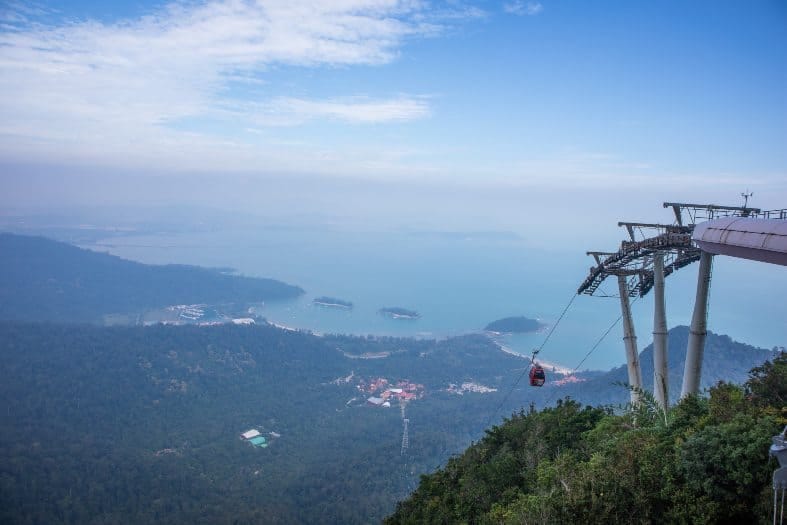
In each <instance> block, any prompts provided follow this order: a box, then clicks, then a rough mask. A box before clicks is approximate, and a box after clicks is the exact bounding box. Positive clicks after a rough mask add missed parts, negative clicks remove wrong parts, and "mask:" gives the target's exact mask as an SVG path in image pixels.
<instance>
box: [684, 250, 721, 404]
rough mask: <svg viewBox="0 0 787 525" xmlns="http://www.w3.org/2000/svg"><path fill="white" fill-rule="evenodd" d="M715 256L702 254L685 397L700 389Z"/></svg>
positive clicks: (689, 349) (691, 330) (690, 337)
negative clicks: (709, 293)
mask: <svg viewBox="0 0 787 525" xmlns="http://www.w3.org/2000/svg"><path fill="white" fill-rule="evenodd" d="M712 266H713V256H712V255H711V254H709V253H707V252H702V254H701V255H700V271H699V275H698V276H697V297H696V298H695V299H694V314H693V315H692V317H691V328H690V329H689V344H688V347H687V348H686V366H685V367H684V369H683V388H682V389H681V392H680V397H681V398H684V397H686V396H688V395H691V394H697V393H699V391H700V377H701V376H702V354H703V352H704V351H705V336H706V335H707V333H708V292H709V291H710V278H711V268H712Z"/></svg>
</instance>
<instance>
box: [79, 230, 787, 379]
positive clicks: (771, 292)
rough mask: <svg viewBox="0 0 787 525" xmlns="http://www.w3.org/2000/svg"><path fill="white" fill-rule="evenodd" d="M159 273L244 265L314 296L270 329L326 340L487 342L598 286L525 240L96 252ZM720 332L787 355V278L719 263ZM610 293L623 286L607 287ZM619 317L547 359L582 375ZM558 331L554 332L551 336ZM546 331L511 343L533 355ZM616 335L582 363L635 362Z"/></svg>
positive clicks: (639, 310) (238, 235) (392, 238)
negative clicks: (404, 313) (401, 316)
mask: <svg viewBox="0 0 787 525" xmlns="http://www.w3.org/2000/svg"><path fill="white" fill-rule="evenodd" d="M88 247H90V248H92V249H97V250H101V251H108V252H110V253H113V254H115V255H119V256H121V257H124V258H127V259H132V260H137V261H141V262H145V263H152V264H167V263H181V264H195V265H201V266H211V267H232V268H234V269H236V270H237V272H239V273H241V274H244V275H249V276H257V277H271V278H275V279H279V280H282V281H286V282H289V283H291V284H297V285H299V286H301V287H302V288H304V289H305V290H306V293H305V294H304V295H303V296H302V297H300V298H298V299H295V300H291V301H283V302H269V303H267V304H265V305H264V306H263V307H262V309H261V310H260V311H259V313H260V314H261V315H263V316H264V317H266V318H267V319H268V320H269V321H272V322H275V323H277V324H281V325H286V326H289V327H293V328H299V329H307V330H312V331H315V332H320V333H348V334H359V335H365V334H374V335H395V336H413V337H430V338H431V337H438V338H442V337H446V336H451V335H458V334H465V333H470V332H478V331H480V330H482V329H483V327H484V326H485V325H486V324H487V323H488V322H490V321H493V320H495V319H498V318H501V317H507V316H513V315H524V316H527V317H532V318H537V319H540V320H541V321H542V322H544V323H545V324H546V325H547V327H550V326H551V325H552V324H553V323H555V321H556V320H557V318H558V316H559V315H560V313H561V312H562V311H563V309H564V307H565V306H566V305H567V303H568V302H569V301H570V300H571V298H572V297H573V295H574V293H575V292H576V289H577V287H578V286H579V284H580V282H581V281H582V279H583V278H584V277H585V276H586V274H587V271H588V269H589V267H590V264H591V262H592V261H591V259H590V258H589V257H587V256H586V255H585V254H584V248H583V247H571V248H572V249H563V250H560V249H554V250H550V249H544V248H543V247H535V246H532V245H530V244H529V243H528V242H527V241H526V240H524V239H521V238H518V237H516V236H504V235H494V234H445V233H430V232H414V231H397V232H381V231H351V230H342V229H328V228H325V229H319V228H248V229H233V230H230V231H212V232H203V233H182V234H157V235H139V236H124V237H112V238H109V239H105V240H103V241H99V242H97V243H96V244H95V245H91V246H88ZM716 259H717V261H716V264H715V267H714V283H713V286H712V299H711V307H710V319H709V327H710V329H711V330H713V331H716V332H718V333H726V334H729V335H731V336H732V337H733V338H735V339H738V340H741V341H744V342H748V343H750V344H755V345H758V346H764V347H767V348H770V347H772V346H774V345H787V323H786V322H785V319H786V316H785V309H784V297H785V292H787V269H785V268H782V267H776V266H773V265H765V264H762V263H753V262H749V261H739V260H734V259H729V258H725V259H724V260H719V259H720V258H718V257H717V258H716ZM696 271H697V269H696V265H694V266H690V267H687V268H685V269H683V270H681V271H679V272H677V273H676V274H674V275H673V276H671V277H670V278H669V279H668V282H667V303H668V304H667V308H668V318H669V324H670V326H674V325H677V324H689V322H690V319H691V309H692V305H693V297H694V288H695V279H696ZM604 288H605V289H606V290H607V291H608V292H610V295H612V293H613V292H614V291H615V290H616V286H615V283H612V282H610V283H608V284H605V286H604ZM321 295H328V296H333V297H338V298H341V299H346V300H349V301H352V302H353V303H354V308H353V309H352V310H343V309H331V308H324V307H318V306H314V305H313V304H312V300H313V299H314V298H315V297H317V296H321ZM385 306H400V307H404V308H407V309H412V310H416V311H418V312H419V313H420V314H421V318H420V319H417V320H396V319H390V318H387V317H383V316H381V315H379V314H378V313H377V311H378V310H379V309H380V308H382V307H385ZM633 311H634V315H635V325H636V329H637V334H638V336H639V344H640V349H642V348H644V347H645V346H646V345H647V344H649V343H650V342H651V335H650V333H651V331H652V324H651V323H652V321H651V319H652V317H651V316H652V303H651V298H650V297H649V296H648V297H646V298H645V299H642V300H639V301H636V302H635V303H634V305H633ZM618 315H619V303H618V300H617V299H615V298H612V297H611V298H596V297H587V296H579V297H577V299H576V300H575V301H574V303H573V305H572V306H571V308H570V309H569V310H568V312H567V313H566V315H565V318H564V319H563V321H562V322H561V323H560V325H559V326H558V328H557V329H556V330H555V332H554V334H553V335H552V337H551V338H550V340H549V342H548V343H547V345H546V346H545V347H544V350H543V352H542V354H541V356H540V357H542V358H543V360H545V361H547V362H550V363H555V364H560V365H563V366H567V367H570V368H574V367H575V366H576V365H577V364H578V363H579V362H580V361H581V360H582V358H583V356H585V355H586V353H587V352H588V351H589V350H590V348H591V347H592V346H593V344H594V343H595V342H596V340H597V339H598V338H599V337H600V336H601V335H602V333H603V332H604V331H605V330H606V329H607V328H608V327H609V326H610V324H611V323H612V322H614V321H615V319H616V318H617V317H618ZM547 330H548V328H547ZM545 336H546V331H545V332H543V333H536V334H522V335H516V336H509V337H507V338H505V339H504V340H503V341H502V342H503V343H504V344H505V345H507V346H509V347H510V348H511V349H513V350H514V351H517V352H520V353H525V354H529V353H530V352H531V351H532V349H533V348H535V347H537V346H538V345H540V344H541V343H542V341H543V340H544V338H545ZM621 338H622V335H621V329H620V327H619V326H617V327H615V328H614V329H613V330H612V331H611V332H610V334H609V336H608V337H607V338H606V339H605V340H604V342H603V343H602V344H601V345H600V346H599V347H598V349H597V350H596V351H595V352H594V353H593V354H592V355H591V356H590V357H589V358H588V359H587V361H586V362H585V363H584V364H583V365H582V367H581V368H582V369H588V368H590V369H608V368H610V367H613V366H618V365H619V364H621V363H623V362H624V354H623V345H622V339H621Z"/></svg>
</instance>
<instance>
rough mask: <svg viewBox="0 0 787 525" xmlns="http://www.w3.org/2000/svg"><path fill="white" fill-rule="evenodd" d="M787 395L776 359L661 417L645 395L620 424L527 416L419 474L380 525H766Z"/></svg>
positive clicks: (606, 418) (544, 413) (782, 363)
mask: <svg viewBox="0 0 787 525" xmlns="http://www.w3.org/2000/svg"><path fill="white" fill-rule="evenodd" d="M786 385H787V354H785V353H784V352H781V353H780V354H778V355H777V356H776V357H775V358H774V359H773V360H772V361H769V362H767V363H765V364H764V365H762V366H759V367H756V368H754V369H753V370H752V371H751V373H750V378H749V380H748V381H747V382H746V383H745V384H744V385H743V386H739V385H734V384H730V383H725V382H719V383H717V384H716V385H715V386H714V387H712V388H711V389H710V392H709V395H708V396H707V397H700V396H692V397H688V398H686V399H684V400H683V401H681V402H680V403H679V404H677V405H675V406H674V407H672V408H671V409H669V410H668V411H666V412H665V411H663V410H661V409H660V407H658V405H657V404H656V403H655V402H654V401H653V399H652V397H648V396H646V398H645V400H644V402H643V403H641V404H640V405H638V406H637V407H636V408H634V409H631V408H630V409H629V410H628V411H627V412H625V413H622V414H614V413H613V412H612V411H611V410H609V409H605V408H592V407H589V406H584V407H583V406H582V405H580V404H579V403H577V402H575V401H572V400H570V399H568V400H563V401H561V402H559V403H558V404H557V405H556V406H555V407H552V408H546V409H544V410H541V411H536V410H535V409H534V408H532V407H531V409H530V410H529V411H520V412H519V413H518V414H515V415H513V416H512V417H511V418H510V419H507V420H506V421H505V422H504V423H503V424H502V425H499V426H495V427H493V428H491V429H489V430H487V431H486V435H485V437H484V438H483V439H481V440H480V441H479V442H478V443H475V444H474V445H472V446H471V447H470V448H469V449H468V450H467V451H466V452H465V453H464V454H462V455H461V456H457V457H454V458H452V459H450V460H449V461H448V463H447V464H446V466H445V467H444V468H441V469H439V470H438V471H436V472H435V473H433V474H430V475H426V476H422V478H421V483H420V485H419V487H418V488H417V489H416V490H415V492H414V493H413V494H412V495H411V496H410V498H409V499H407V500H406V501H403V502H401V503H399V505H398V506H397V510H396V512H395V513H394V514H393V515H392V516H390V517H388V518H387V519H386V520H385V523H386V524H387V525H394V524H409V523H490V524H491V523H495V524H499V523H516V524H527V523H770V522H771V521H770V519H771V514H770V512H771V510H770V501H771V495H772V491H771V486H770V478H771V475H772V472H773V470H774V468H775V467H776V463H775V461H774V460H771V461H769V460H768V456H767V454H768V447H769V444H770V439H771V436H773V435H774V434H776V433H778V432H779V431H780V430H781V429H782V427H783V425H784V424H785V423H787V405H786V404H785V388H787V386H786Z"/></svg>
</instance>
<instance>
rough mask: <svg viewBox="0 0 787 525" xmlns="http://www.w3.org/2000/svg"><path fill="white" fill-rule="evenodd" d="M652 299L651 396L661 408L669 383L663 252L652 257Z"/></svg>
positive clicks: (665, 399) (667, 402)
mask: <svg viewBox="0 0 787 525" xmlns="http://www.w3.org/2000/svg"><path fill="white" fill-rule="evenodd" d="M653 299H654V308H653V397H655V398H656V402H657V403H658V404H659V405H661V407H662V408H667V406H669V384H668V378H667V314H666V306H665V302H664V254H663V253H656V255H655V256H654V258H653Z"/></svg>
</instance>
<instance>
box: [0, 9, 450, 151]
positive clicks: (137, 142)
mask: <svg viewBox="0 0 787 525" xmlns="http://www.w3.org/2000/svg"><path fill="white" fill-rule="evenodd" d="M12 11H13V6H12V8H11V10H7V11H6V12H5V13H4V18H5V19H6V20H8V19H15V21H16V22H17V23H15V24H7V25H5V26H4V27H3V28H2V30H0V114H2V120H0V137H2V139H0V154H6V152H9V153H14V154H16V155H18V154H20V152H21V151H22V150H25V149H29V150H31V151H33V150H35V151H39V152H40V151H51V150H52V149H60V150H68V151H71V152H72V153H73V151H72V150H73V149H74V148H76V149H77V150H81V151H83V152H84V155H86V156H87V155H89V153H90V152H89V151H88V150H89V148H90V147H93V148H94V149H95V150H101V151H100V152H101V154H108V153H109V152H111V151H116V152H128V151H130V150H133V151H140V150H141V149H142V148H143V147H145V148H149V149H148V151H147V152H143V154H152V153H151V152H153V151H155V150H157V149H161V147H162V144H164V145H166V146H168V147H180V148H183V147H186V146H185V145H183V144H181V142H182V141H183V139H188V141H189V142H190V144H191V146H189V147H193V144H194V143H195V142H199V141H197V140H196V139H195V137H194V136H192V135H184V132H183V131H178V130H176V129H174V128H171V127H168V125H169V124H176V123H182V122H184V119H213V120H216V119H219V120H221V119H225V122H229V121H228V120H227V119H229V118H230V117H231V118H232V122H231V124H230V125H231V126H232V127H235V128H236V129H237V131H240V132H242V131H243V130H244V129H246V128H254V129H256V128H259V127H261V126H266V125H280V124H282V123H287V124H296V123H299V122H307V121H310V120H314V119H320V118H324V119H330V120H334V121H344V122H354V123H371V122H396V121H406V120H411V119H418V118H423V117H425V116H427V115H428V114H429V106H428V102H427V100H426V99H424V98H423V97H411V96H406V95H394V96H393V97H391V98H390V99H385V98H383V99H379V98H378V99H374V100H371V99H368V98H364V97H358V96H357V93H349V94H348V98H344V99H336V100H334V99H331V100H309V98H308V97H286V98H270V99H266V98H265V97H263V96H261V95H260V93H262V92H263V90H264V88H265V86H266V85H267V83H268V77H269V76H270V74H269V73H270V72H271V71H272V69H275V68H277V67H280V66H283V65H285V66H300V67H347V66H358V65H361V66H375V65H380V64H386V63H389V62H391V61H392V60H394V59H396V57H397V56H398V54H399V52H400V50H401V48H402V46H403V44H404V42H405V40H406V39H407V38H412V37H418V36H426V35H434V34H437V33H438V32H439V31H440V26H439V25H438V24H437V23H435V22H434V19H433V18H431V20H432V21H430V16H429V12H428V10H427V7H426V6H425V5H423V4H422V3H421V2H420V1H418V0H331V1H330V2H326V1H320V0H266V1H265V2H262V1H253V0H219V1H209V2H205V3H198V4H194V3H172V4H169V5H168V6H166V7H164V8H162V9H160V10H158V11H156V12H154V13H152V14H150V15H148V16H145V17H142V18H139V19H134V20H126V21H120V22H115V23H102V22H97V21H91V20H87V21H66V22H63V23H61V24H60V25H57V26H51V25H42V24H40V23H34V22H31V21H30V20H29V19H28V18H29V17H30V16H32V15H34V14H35V13H33V12H30V11H29V10H28V11H24V12H23V11H22V10H21V9H19V10H18V11H17V12H18V14H19V16H17V17H14V16H12V15H13V12H12ZM238 84H243V85H244V86H246V87H250V88H253V89H255V90H256V91H254V93H256V95H255V97H254V98H252V99H251V100H249V99H248V96H249V95H248V90H247V91H246V94H244V95H234V94H232V93H233V90H232V89H231V88H232V87H233V86H236V85H238ZM248 108H252V109H254V111H252V112H251V113H246V111H245V110H246V109H248ZM202 140H207V139H206V138H204V137H203V139H202ZM154 141H155V144H154V143H153V142H154Z"/></svg>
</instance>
